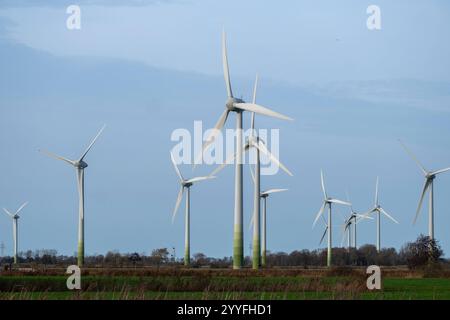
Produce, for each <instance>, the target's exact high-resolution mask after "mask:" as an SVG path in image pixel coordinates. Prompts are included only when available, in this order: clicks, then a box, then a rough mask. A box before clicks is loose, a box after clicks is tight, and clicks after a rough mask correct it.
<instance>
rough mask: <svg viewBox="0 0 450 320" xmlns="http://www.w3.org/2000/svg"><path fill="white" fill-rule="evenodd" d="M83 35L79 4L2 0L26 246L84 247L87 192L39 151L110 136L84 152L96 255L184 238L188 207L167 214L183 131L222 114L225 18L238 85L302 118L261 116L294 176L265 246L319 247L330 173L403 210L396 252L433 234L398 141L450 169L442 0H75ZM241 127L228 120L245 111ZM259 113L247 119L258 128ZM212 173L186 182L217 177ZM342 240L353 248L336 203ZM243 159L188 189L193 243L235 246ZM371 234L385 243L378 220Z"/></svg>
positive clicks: (211, 249) (0, 202)
mask: <svg viewBox="0 0 450 320" xmlns="http://www.w3.org/2000/svg"><path fill="white" fill-rule="evenodd" d="M77 3H78V4H80V6H81V12H82V19H81V21H82V22H81V23H82V29H81V30H72V31H71V30H68V29H67V28H66V19H67V17H68V15H67V14H66V12H65V11H66V6H67V5H68V4H71V1H65V2H60V1H58V2H55V1H49V0H40V1H25V0H23V1H1V2H0V67H1V68H0V70H1V72H0V149H1V150H2V152H1V153H0V164H1V168H2V169H1V173H2V178H1V179H0V206H5V207H7V208H9V209H11V210H13V209H14V208H16V207H18V206H19V205H20V204H21V202H23V201H25V200H29V201H30V205H29V207H27V208H26V209H24V211H23V214H22V218H21V220H20V249H28V248H29V249H38V248H53V249H57V250H58V251H59V252H61V253H67V254H72V253H73V252H74V251H75V248H76V236H77V233H76V231H77V197H78V196H77V193H76V181H75V172H74V170H73V169H72V168H70V167H69V166H67V165H65V164H64V163H59V162H57V161H56V160H53V159H48V158H46V157H44V156H42V155H41V154H39V153H38V152H37V150H38V149H39V148H45V149H49V150H51V151H53V152H56V153H58V154H62V155H64V156H68V157H72V158H75V157H77V156H79V154H80V153H81V152H82V150H84V148H85V147H86V145H87V144H88V142H89V140H90V139H91V138H92V136H93V135H95V133H96V132H97V130H98V129H99V128H100V127H101V126H102V125H103V123H106V124H107V125H108V127H107V128H106V129H105V131H104V135H103V136H102V137H101V138H100V139H99V141H98V144H97V145H95V146H94V148H93V149H92V152H91V153H90V154H89V156H88V157H87V158H86V160H87V162H88V164H89V167H88V168H87V169H86V251H87V253H88V254H89V253H104V252H106V251H108V250H113V249H117V250H120V251H122V252H131V251H138V252H142V251H145V252H147V253H148V252H149V251H150V250H151V249H152V248H157V247H172V246H175V247H176V248H177V255H178V256H179V257H181V255H182V248H183V239H184V235H183V230H184V229H183V219H182V218H181V216H182V213H183V211H182V210H184V206H182V207H181V208H180V209H181V211H180V212H179V213H180V216H179V217H178V219H177V220H176V222H175V224H173V225H172V223H171V219H170V215H171V211H172V209H173V206H174V203H175V199H176V194H177V192H178V188H179V186H178V182H177V177H176V175H175V172H174V170H173V168H172V167H171V164H170V162H169V156H168V152H169V150H170V149H171V148H172V147H173V146H174V144H175V143H174V142H172V141H170V135H171V133H172V131H173V130H174V129H177V128H186V129H189V130H192V129H193V124H194V121H195V120H203V121H204V127H205V128H208V127H211V126H213V125H214V123H215V121H216V120H217V118H218V117H219V115H220V113H221V112H222V110H223V105H224V101H225V95H226V92H225V86H224V83H223V77H222V73H221V72H222V66H221V53H220V50H221V42H220V36H221V31H222V28H225V29H226V31H227V35H228V51H229V63H230V70H231V75H232V78H233V86H234V88H233V89H234V92H236V94H237V95H238V96H240V95H242V96H243V97H244V98H248V97H250V96H251V88H252V82H253V79H254V75H255V73H256V72H258V73H259V74H260V77H261V82H260V91H259V94H258V101H259V102H260V103H261V104H263V105H267V106H270V107H273V108H274V109H275V110H277V111H279V112H282V113H284V114H287V115H290V116H292V117H293V118H295V121H294V122H292V123H282V122H280V121H278V120H271V119H263V118H258V122H257V124H258V126H259V127H261V128H279V129H280V137H281V146H280V157H281V160H282V162H284V163H285V164H286V165H287V166H288V167H289V168H290V169H291V170H292V171H293V172H294V175H295V176H294V178H290V177H288V176H286V175H285V174H284V173H281V172H280V173H279V174H278V175H277V176H271V177H263V180H262V185H263V189H266V188H273V187H281V188H284V187H286V188H289V192H286V193H284V194H277V195H274V196H273V197H272V198H271V199H269V211H268V214H269V217H268V219H269V229H268V230H269V235H268V240H269V243H268V247H269V249H270V250H273V251H288V252H289V251H292V250H295V249H302V248H309V249H314V248H317V247H318V242H319V240H320V236H321V234H322V226H321V225H319V226H318V227H317V228H316V229H314V230H312V229H311V224H312V221H313V219H314V216H315V214H316V213H317V210H318V209H319V207H320V205H321V191H320V180H319V177H320V169H321V168H323V169H324V171H325V177H326V183H327V187H328V188H329V193H330V194H331V195H334V196H336V197H340V198H345V190H346V189H348V190H349V191H350V195H351V198H352V202H354V204H355V209H356V210H359V211H365V210H368V209H369V207H370V206H372V204H373V197H374V186H375V179H376V176H377V175H379V176H380V199H381V203H382V205H383V206H384V207H385V209H386V210H387V211H388V212H389V213H391V214H392V215H393V216H394V217H396V218H397V219H398V220H399V221H400V225H394V224H392V223H390V222H389V221H387V220H383V225H382V245H383V246H394V247H396V248H399V247H400V246H401V245H402V244H404V243H405V242H406V241H411V240H413V239H415V237H416V236H417V235H418V234H419V233H421V232H422V233H426V232H427V219H426V211H425V208H424V211H423V212H422V216H421V217H420V219H419V221H418V223H417V224H416V225H415V226H413V225H412V220H413V217H414V213H415V208H416V206H417V202H418V198H419V193H420V191H421V190H420V188H421V186H422V183H423V181H422V180H423V177H422V176H421V172H420V171H419V169H418V168H417V166H416V165H415V164H414V162H413V161H412V160H411V159H409V158H408V157H407V155H406V154H405V152H404V151H403V150H402V149H401V148H400V146H399V144H398V142H397V139H398V138H402V139H403V140H404V141H405V142H406V143H407V144H408V145H409V146H410V147H411V148H412V149H413V150H414V151H415V152H416V153H417V155H418V157H419V158H420V159H421V161H422V162H423V163H424V165H425V166H426V167H427V168H430V169H440V168H443V167H447V166H450V150H449V147H450V140H449V138H448V137H449V133H450V126H449V123H450V72H449V71H450V60H449V58H448V57H450V43H449V41H448V38H449V35H448V30H450V10H449V9H450V4H449V3H448V2H447V1H444V0H432V1H414V2H411V1H395V2H394V1H381V0H379V1H375V2H374V1H360V0H345V1H339V2H337V1H325V0H322V1H284V2H282V4H281V3H280V2H274V1H270V2H269V1H265V2H263V1H256V0H255V1H245V2H243V1H234V0H232V1H214V2H211V1H201V0H195V1H190V0H184V1H181V0H179V1H177V0H173V1H132V2H131V1H100V0H86V1H78V2H77ZM370 4H378V5H379V6H380V8H381V19H382V29H381V30H379V31H369V30H368V29H367V27H366V19H367V17H368V15H367V13H366V8H367V6H368V5H370ZM229 120H230V123H229V124H228V125H227V126H228V127H233V124H234V115H231V116H230V119H229ZM248 123H249V119H248V117H245V125H246V126H248ZM212 170H213V168H212V167H205V166H203V167H200V168H197V169H196V170H195V171H194V172H193V171H192V169H191V168H190V167H189V166H183V167H182V171H183V173H185V175H186V176H189V175H200V174H207V173H209V172H211V171H212ZM245 177H246V179H247V181H246V184H245V186H246V191H245V192H246V194H245V204H244V205H245V223H246V225H245V227H244V230H245V249H247V251H246V254H248V253H249V252H248V245H249V243H250V239H251V233H250V232H249V231H247V230H248V221H249V220H250V212H251V208H252V204H251V203H252V200H251V189H250V188H251V184H250V179H249V177H250V176H249V174H248V172H245ZM449 192H450V174H448V175H447V176H446V175H442V176H440V177H439V178H438V179H437V180H436V184H435V193H436V195H435V199H436V200H435V208H436V215H435V220H436V237H437V238H438V239H439V240H440V241H441V244H442V246H443V248H444V250H445V252H446V254H447V256H448V254H449V252H450V238H449V236H448V234H447V233H446V230H448V226H449V225H450V204H447V203H446V201H445V199H446V195H447V194H448V193H449ZM336 209H337V210H336V215H335V219H334V221H335V229H336V231H335V232H334V235H335V236H334V243H335V244H336V245H340V242H341V234H340V225H341V223H342V221H343V219H342V217H341V215H344V216H345V215H347V213H348V212H347V210H346V209H345V208H339V209H338V208H336ZM11 225H12V223H11V221H9V220H8V218H7V216H6V215H3V216H2V217H0V241H3V242H4V243H5V244H6V246H7V252H8V253H11V249H12V227H11ZM232 225H233V169H232V168H227V169H226V170H224V171H223V172H222V173H221V174H220V176H219V178H218V179H217V180H216V181H210V182H205V183H202V184H198V185H197V186H194V187H193V190H192V249H191V251H192V252H205V253H206V254H209V255H212V256H230V255H231V253H232V227H233V226H232ZM360 228H361V231H360V232H359V235H360V238H359V239H358V242H359V243H360V244H361V243H375V236H376V233H375V231H376V229H375V224H374V223H372V222H364V223H361V225H360Z"/></svg>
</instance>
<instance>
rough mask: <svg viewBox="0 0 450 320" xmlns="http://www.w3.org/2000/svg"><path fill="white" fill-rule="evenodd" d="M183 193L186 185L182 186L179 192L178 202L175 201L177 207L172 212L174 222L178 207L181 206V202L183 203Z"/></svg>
mask: <svg viewBox="0 0 450 320" xmlns="http://www.w3.org/2000/svg"><path fill="white" fill-rule="evenodd" d="M183 193H184V187H183V186H181V189H180V192H178V196H177V202H176V203H175V209H174V210H173V213H172V223H173V222H174V221H175V217H176V215H177V211H178V208H179V207H180V204H181V199H183Z"/></svg>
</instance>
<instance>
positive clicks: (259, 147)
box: [211, 75, 292, 269]
mask: <svg viewBox="0 0 450 320" xmlns="http://www.w3.org/2000/svg"><path fill="white" fill-rule="evenodd" d="M257 86H258V75H256V80H255V86H254V88H253V104H255V103H256V90H257ZM250 128H251V130H250V135H249V137H248V140H247V142H246V143H245V146H244V151H245V152H247V151H249V150H250V149H254V150H255V153H256V156H255V160H256V161H255V162H256V163H255V173H253V171H252V170H251V168H250V172H251V174H252V178H253V182H254V194H253V215H252V225H253V250H252V256H253V259H252V267H253V269H258V268H259V266H260V265H263V263H262V262H261V239H260V230H261V219H260V217H261V209H260V204H261V199H260V196H261V192H260V190H261V170H260V169H261V165H260V164H261V153H263V154H264V155H266V156H268V157H269V159H270V160H271V161H273V162H274V163H275V164H276V165H277V166H278V167H280V168H281V169H282V170H283V171H285V172H286V173H287V174H288V175H290V176H292V173H291V172H290V171H289V170H288V169H287V168H286V167H285V166H284V165H283V164H282V163H281V162H280V161H279V160H278V159H277V158H276V157H275V156H274V155H273V154H272V153H271V152H270V151H269V150H268V149H267V147H266V145H265V143H264V141H263V140H262V139H260V138H259V136H258V135H257V134H256V130H255V113H254V112H252V117H251V125H250ZM235 159H236V154H232V155H231V156H230V157H228V158H227V159H226V161H225V163H223V164H222V165H220V166H219V167H217V168H216V169H215V170H214V171H213V172H212V173H211V175H215V174H217V173H218V172H219V171H221V170H222V169H223V168H224V167H225V166H226V165H227V164H229V163H231V162H232V161H233V160H235ZM253 221H256V223H253ZM264 250H265V249H264ZM264 260H265V255H264ZM264 265H265V261H264Z"/></svg>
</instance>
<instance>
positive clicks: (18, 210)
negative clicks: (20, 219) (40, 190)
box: [15, 201, 28, 214]
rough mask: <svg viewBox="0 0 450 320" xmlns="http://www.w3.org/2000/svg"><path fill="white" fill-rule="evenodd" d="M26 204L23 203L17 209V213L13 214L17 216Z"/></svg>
mask: <svg viewBox="0 0 450 320" xmlns="http://www.w3.org/2000/svg"><path fill="white" fill-rule="evenodd" d="M27 204H28V201H27V202H25V203H24V204H22V205H21V206H20V208H19V209H17V211H16V213H15V214H19V212H20V211H22V209H23V208H25V206H26V205H27Z"/></svg>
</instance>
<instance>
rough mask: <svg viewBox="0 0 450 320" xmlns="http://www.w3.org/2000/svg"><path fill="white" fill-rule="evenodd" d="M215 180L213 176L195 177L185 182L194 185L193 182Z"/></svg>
mask: <svg viewBox="0 0 450 320" xmlns="http://www.w3.org/2000/svg"><path fill="white" fill-rule="evenodd" d="M215 178H216V177H215V176H206V177H196V178H192V179H189V180H188V181H186V182H187V183H194V182H199V181H203V180H209V179H215Z"/></svg>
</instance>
